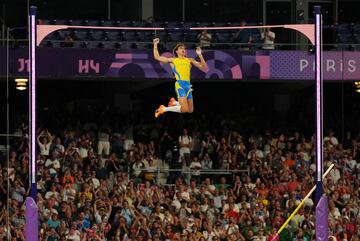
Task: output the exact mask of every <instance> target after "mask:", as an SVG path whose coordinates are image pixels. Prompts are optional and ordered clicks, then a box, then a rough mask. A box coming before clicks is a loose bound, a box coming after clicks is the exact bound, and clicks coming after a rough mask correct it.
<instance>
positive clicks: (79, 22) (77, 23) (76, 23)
mask: <svg viewBox="0 0 360 241" xmlns="http://www.w3.org/2000/svg"><path fill="white" fill-rule="evenodd" d="M68 24H69V25H72V26H83V25H84V21H83V20H78V19H75V20H69V22H68Z"/></svg>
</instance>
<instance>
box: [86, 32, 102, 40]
mask: <svg viewBox="0 0 360 241" xmlns="http://www.w3.org/2000/svg"><path fill="white" fill-rule="evenodd" d="M89 36H90V39H91V40H99V41H102V40H105V34H104V31H102V30H93V31H90V32H89Z"/></svg>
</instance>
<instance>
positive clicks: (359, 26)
mask: <svg viewBox="0 0 360 241" xmlns="http://www.w3.org/2000/svg"><path fill="white" fill-rule="evenodd" d="M353 31H354V34H357V35H359V34H360V24H355V25H354V27H353Z"/></svg>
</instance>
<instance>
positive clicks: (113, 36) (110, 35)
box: [105, 30, 122, 41]
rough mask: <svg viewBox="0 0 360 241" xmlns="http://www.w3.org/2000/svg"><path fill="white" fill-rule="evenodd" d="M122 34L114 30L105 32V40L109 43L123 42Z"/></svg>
mask: <svg viewBox="0 0 360 241" xmlns="http://www.w3.org/2000/svg"><path fill="white" fill-rule="evenodd" d="M121 36H122V35H121V33H120V32H119V31H117V30H113V31H106V32H105V38H106V40H108V41H119V40H120V41H121V40H122V37H121Z"/></svg>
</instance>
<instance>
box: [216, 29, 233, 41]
mask: <svg viewBox="0 0 360 241" xmlns="http://www.w3.org/2000/svg"><path fill="white" fill-rule="evenodd" d="M232 38H233V35H232V34H231V33H230V32H229V31H218V32H217V33H216V34H215V35H214V42H217V43H230V42H231V41H232Z"/></svg>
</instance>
